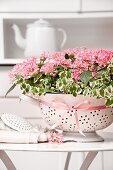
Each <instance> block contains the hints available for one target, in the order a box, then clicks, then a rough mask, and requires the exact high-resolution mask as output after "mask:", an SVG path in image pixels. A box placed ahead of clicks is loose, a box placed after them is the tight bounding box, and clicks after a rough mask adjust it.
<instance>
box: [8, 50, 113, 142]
mask: <svg viewBox="0 0 113 170" xmlns="http://www.w3.org/2000/svg"><path fill="white" fill-rule="evenodd" d="M112 56H113V51H111V50H105V49H95V50H92V49H87V48H75V49H68V50H65V51H63V52H56V53H54V54H52V55H49V54H47V53H46V54H42V55H41V57H40V58H35V57H32V58H30V59H27V60H26V61H24V62H23V63H21V64H17V65H15V66H14V68H13V69H12V71H11V72H10V74H9V76H10V79H11V81H12V83H13V85H12V87H11V88H10V89H9V90H8V92H7V94H8V93H9V92H10V91H11V90H13V88H15V86H17V85H19V86H20V89H21V90H22V93H23V94H24V95H29V96H32V97H33V98H34V99H36V100H37V98H38V101H39V103H40V107H41V110H42V113H43V116H44V118H45V120H46V121H47V122H48V124H50V125H55V126H57V127H58V128H59V129H62V130H63V131H64V132H66V133H67V135H68V136H70V135H71V137H72V136H73V138H75V137H74V136H75V133H76V132H78V131H79V132H80V133H81V134H82V135H81V134H80V135H78V134H79V133H76V134H77V135H76V137H77V136H79V137H78V139H76V140H79V141H102V140H103V139H102V138H101V137H98V136H97V134H96V132H95V131H96V130H100V129H103V128H105V127H107V126H109V125H110V124H111V123H112V122H113V108H112V106H113V57H112ZM73 132H74V133H73ZM81 136H82V138H81Z"/></svg>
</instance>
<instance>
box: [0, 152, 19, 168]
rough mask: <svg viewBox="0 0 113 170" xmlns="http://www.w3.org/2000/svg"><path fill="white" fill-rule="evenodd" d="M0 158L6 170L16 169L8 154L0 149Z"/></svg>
mask: <svg viewBox="0 0 113 170" xmlns="http://www.w3.org/2000/svg"><path fill="white" fill-rule="evenodd" d="M0 159H1V160H2V162H3V163H4V165H5V166H6V168H7V170H17V169H16V167H15V166H14V164H13V162H12V161H11V159H10V158H9V156H8V155H7V153H6V152H5V151H3V150H0Z"/></svg>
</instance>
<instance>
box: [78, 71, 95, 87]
mask: <svg viewBox="0 0 113 170" xmlns="http://www.w3.org/2000/svg"><path fill="white" fill-rule="evenodd" d="M91 78H92V74H91V72H90V71H84V72H82V73H81V75H80V80H81V81H82V82H83V83H84V84H85V85H87V84H88V82H89V80H90V79H91Z"/></svg>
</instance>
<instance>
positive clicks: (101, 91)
mask: <svg viewBox="0 0 113 170" xmlns="http://www.w3.org/2000/svg"><path fill="white" fill-rule="evenodd" d="M100 95H101V96H102V97H104V90H103V89H100Z"/></svg>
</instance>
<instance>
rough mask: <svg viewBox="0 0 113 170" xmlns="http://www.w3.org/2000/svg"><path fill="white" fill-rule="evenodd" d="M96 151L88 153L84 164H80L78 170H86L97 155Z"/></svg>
mask: <svg viewBox="0 0 113 170" xmlns="http://www.w3.org/2000/svg"><path fill="white" fill-rule="evenodd" d="M97 153H98V151H91V152H88V154H87V156H86V158H85V160H84V162H83V163H82V165H81V167H80V169H79V170H88V168H89V166H90V164H91V163H92V162H93V160H94V159H95V157H96V155H97Z"/></svg>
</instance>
